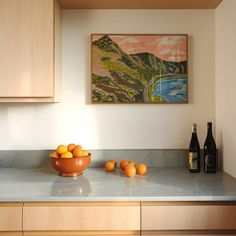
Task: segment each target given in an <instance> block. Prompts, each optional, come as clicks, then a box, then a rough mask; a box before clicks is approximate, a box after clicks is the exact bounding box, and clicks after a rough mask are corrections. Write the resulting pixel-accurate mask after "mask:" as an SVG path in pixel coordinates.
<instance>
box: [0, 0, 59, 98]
mask: <svg viewBox="0 0 236 236" xmlns="http://www.w3.org/2000/svg"><path fill="white" fill-rule="evenodd" d="M60 20H61V19H60V7H59V5H58V2H57V1H56V0H46V1H39V0H1V1H0V55H1V56H0V65H1V66H0V83H1V86H0V102H54V101H57V100H59V97H60V95H59V92H60V88H59V87H60V69H61V68H60V67H61V65H60V47H61V42H60Z"/></svg>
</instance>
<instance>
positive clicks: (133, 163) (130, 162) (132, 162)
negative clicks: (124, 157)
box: [128, 161, 136, 167]
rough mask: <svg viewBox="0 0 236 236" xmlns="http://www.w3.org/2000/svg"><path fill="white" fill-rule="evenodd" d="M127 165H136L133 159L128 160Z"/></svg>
mask: <svg viewBox="0 0 236 236" xmlns="http://www.w3.org/2000/svg"><path fill="white" fill-rule="evenodd" d="M128 165H132V166H134V167H135V165H136V164H135V162H134V161H129V162H128Z"/></svg>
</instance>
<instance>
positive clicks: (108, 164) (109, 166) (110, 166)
mask: <svg viewBox="0 0 236 236" xmlns="http://www.w3.org/2000/svg"><path fill="white" fill-rule="evenodd" d="M105 169H106V171H108V172H111V171H113V170H114V169H115V164H114V162H112V161H108V162H106V164H105Z"/></svg>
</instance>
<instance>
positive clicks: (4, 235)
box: [0, 232, 23, 236]
mask: <svg viewBox="0 0 236 236" xmlns="http://www.w3.org/2000/svg"><path fill="white" fill-rule="evenodd" d="M0 236H23V233H20V232H0Z"/></svg>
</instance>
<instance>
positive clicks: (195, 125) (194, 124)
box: [192, 123, 197, 133]
mask: <svg viewBox="0 0 236 236" xmlns="http://www.w3.org/2000/svg"><path fill="white" fill-rule="evenodd" d="M192 132H194V133H196V132H197V124H196V123H193V124H192Z"/></svg>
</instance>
